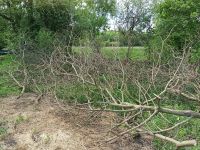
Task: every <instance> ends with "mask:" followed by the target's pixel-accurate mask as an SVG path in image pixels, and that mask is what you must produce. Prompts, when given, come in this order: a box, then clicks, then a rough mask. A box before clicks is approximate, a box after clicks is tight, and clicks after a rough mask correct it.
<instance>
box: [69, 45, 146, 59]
mask: <svg viewBox="0 0 200 150" xmlns="http://www.w3.org/2000/svg"><path fill="white" fill-rule="evenodd" d="M73 50H74V51H75V52H77V53H81V52H83V53H86V54H90V53H91V52H92V50H91V48H89V47H73ZM127 50H128V48H127V47H103V48H102V49H101V53H102V54H103V55H104V56H105V57H107V58H118V59H125V58H126V53H127ZM130 59H132V60H146V59H147V56H146V54H145V48H144V47H133V48H132V50H131V55H130Z"/></svg>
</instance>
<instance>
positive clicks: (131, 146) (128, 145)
mask: <svg viewBox="0 0 200 150" xmlns="http://www.w3.org/2000/svg"><path fill="white" fill-rule="evenodd" d="M36 97H37V96H36V95H34V94H26V95H24V96H23V97H22V98H20V99H16V97H8V98H3V99H0V127H1V124H3V125H4V128H6V134H5V135H4V136H0V150H152V148H151V139H148V138H144V137H138V138H130V136H129V137H125V138H123V139H120V140H118V141H116V142H115V143H106V142H105V140H106V139H107V138H108V137H112V135H111V134H110V133H109V132H108V131H109V129H110V128H111V127H112V126H113V125H114V121H115V119H116V116H115V115H114V114H112V113H100V112H96V113H94V112H93V113H92V112H89V111H83V110H77V109H71V107H69V106H63V107H64V108H65V111H64V110H63V109H61V108H60V105H58V103H56V102H53V101H52V100H50V98H48V97H46V98H43V99H42V102H41V103H40V104H39V105H36V104H35V103H34V101H35V99H36Z"/></svg>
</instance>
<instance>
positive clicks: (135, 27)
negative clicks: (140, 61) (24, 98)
mask: <svg viewBox="0 0 200 150" xmlns="http://www.w3.org/2000/svg"><path fill="white" fill-rule="evenodd" d="M118 28H119V31H120V32H121V34H123V35H124V36H125V37H126V38H127V40H128V41H127V42H128V51H127V54H126V57H127V59H129V57H130V52H131V47H132V45H134V44H133V43H132V42H133V38H134V37H135V36H136V33H138V32H145V31H148V30H149V29H150V28H151V13H150V4H149V1H148V0H125V1H124V2H123V3H122V2H120V7H119V12H118Z"/></svg>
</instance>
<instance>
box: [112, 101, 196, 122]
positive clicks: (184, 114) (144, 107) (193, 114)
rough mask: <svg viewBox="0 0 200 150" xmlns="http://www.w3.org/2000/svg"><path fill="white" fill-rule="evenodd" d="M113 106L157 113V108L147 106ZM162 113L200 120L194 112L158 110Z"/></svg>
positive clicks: (127, 104)
mask: <svg viewBox="0 0 200 150" xmlns="http://www.w3.org/2000/svg"><path fill="white" fill-rule="evenodd" d="M110 105H111V106H116V107H122V108H129V109H130V108H135V109H136V110H139V109H142V110H143V111H155V110H156V109H157V107H155V106H146V105H135V104H129V103H126V104H113V103H110ZM158 111H159V112H161V113H167V114H172V115H177V116H185V117H193V118H199V119H200V113H198V112H195V111H192V110H174V109H169V108H162V107H161V108H159V110H158Z"/></svg>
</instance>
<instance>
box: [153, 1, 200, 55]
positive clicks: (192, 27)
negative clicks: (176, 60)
mask: <svg viewBox="0 0 200 150" xmlns="http://www.w3.org/2000/svg"><path fill="white" fill-rule="evenodd" d="M155 25H156V32H155V33H156V35H155V37H158V36H159V37H161V39H166V38H167V40H166V41H165V43H166V44H167V45H168V48H167V49H168V50H167V49H166V50H165V51H166V53H168V55H169V54H170V52H169V49H173V50H174V51H175V52H176V53H178V54H181V53H182V52H183V48H184V47H188V50H191V52H192V53H193V55H196V56H197V55H200V54H199V53H200V52H199V51H200V49H199V46H200V43H199V38H200V2H199V1H198V0H187V1H185V0H176V1H174V0H165V1H163V2H161V3H159V4H158V5H157V6H156V22H155ZM158 45H161V44H160V43H158ZM167 51H168V52H167Z"/></svg>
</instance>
